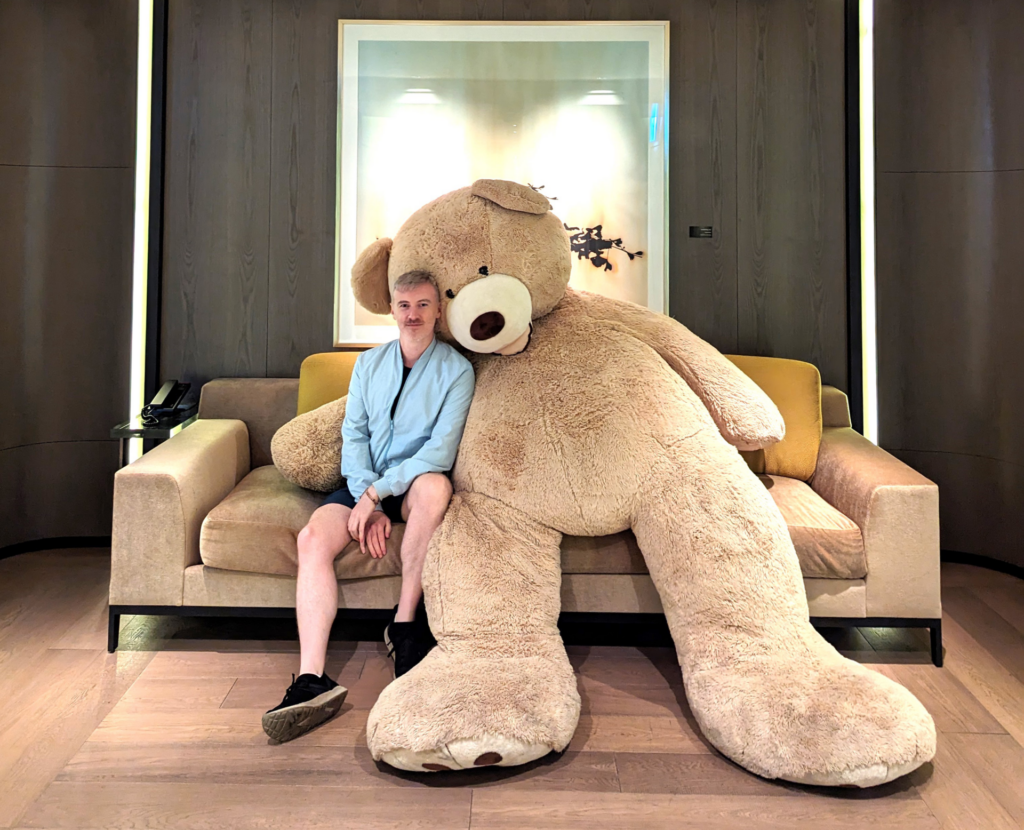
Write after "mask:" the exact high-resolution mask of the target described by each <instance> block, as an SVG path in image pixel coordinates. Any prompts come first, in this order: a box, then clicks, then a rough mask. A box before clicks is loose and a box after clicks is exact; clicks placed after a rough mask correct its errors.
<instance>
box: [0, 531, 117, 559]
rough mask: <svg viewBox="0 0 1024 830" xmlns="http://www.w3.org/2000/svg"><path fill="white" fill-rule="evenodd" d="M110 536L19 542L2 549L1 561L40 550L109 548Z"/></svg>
mask: <svg viewBox="0 0 1024 830" xmlns="http://www.w3.org/2000/svg"><path fill="white" fill-rule="evenodd" d="M109 547H110V537H109V536H54V537H52V538H50V539H33V540H32V541H31V542H18V543H16V544H14V545H7V546H6V547H2V548H0V559H6V558H7V557H9V556H17V555H18V554H21V553H35V552H36V551H40V550H60V549H61V548H109Z"/></svg>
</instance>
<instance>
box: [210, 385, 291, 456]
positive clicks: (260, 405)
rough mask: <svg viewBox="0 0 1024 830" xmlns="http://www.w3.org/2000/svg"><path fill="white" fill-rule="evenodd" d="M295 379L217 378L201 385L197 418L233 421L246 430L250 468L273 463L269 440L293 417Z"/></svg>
mask: <svg viewBox="0 0 1024 830" xmlns="http://www.w3.org/2000/svg"><path fill="white" fill-rule="evenodd" d="M298 392H299V381H298V379H297V378H219V379H218V380H211V381H209V382H208V383H204V384H203V389H202V392H200V394H199V417H200V418H235V419H237V420H239V421H245V425H246V427H247V428H248V430H249V458H250V459H251V461H250V464H251V466H252V468H253V469H255V468H256V467H262V466H263V465H264V464H273V463H274V460H273V458H271V456H270V439H271V438H273V437H274V433H275V432H277V431H278V430H279V429H280V428H281V427H283V426H284V425H285V424H286V423H288V422H289V421H290V420H291V419H292V418H294V417H295V402H296V398H297V397H298Z"/></svg>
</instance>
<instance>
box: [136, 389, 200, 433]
mask: <svg viewBox="0 0 1024 830" xmlns="http://www.w3.org/2000/svg"><path fill="white" fill-rule="evenodd" d="M191 386H192V384H191V383H178V381H176V380H169V381H167V382H166V383H164V385H163V386H161V387H160V391H159V392H157V393H156V394H155V395H154V396H153V400H151V401H150V402H149V403H148V404H146V405H145V406H144V407H142V412H141V413H139V419H140V420H141V421H142V423H143V424H145V425H146V426H150V427H151V426H156V425H157V423H158V422H159V421H160V418H163V417H166V416H168V415H170V414H171V413H172V412H174V410H175V408H176V407H177V406H178V404H180V403H181V401H182V399H183V398H184V397H185V395H186V394H187V393H188V390H189V389H190V388H191Z"/></svg>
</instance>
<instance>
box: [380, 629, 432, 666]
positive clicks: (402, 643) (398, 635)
mask: <svg viewBox="0 0 1024 830" xmlns="http://www.w3.org/2000/svg"><path fill="white" fill-rule="evenodd" d="M384 645H386V646H387V647H388V657H390V658H391V659H392V660H394V661H395V677H396V678H399V677H401V676H402V675H403V674H405V673H406V672H407V671H410V670H411V669H412V668H413V667H414V666H415V665H416V664H417V663H419V662H420V660H422V659H423V658H424V657H426V656H427V652H428V651H430V649H431V648H432V646H431V645H429V644H428V643H427V642H425V640H424V638H423V635H422V633H421V627H420V624H419V623H418V622H392V623H389V624H388V627H387V628H385V629H384Z"/></svg>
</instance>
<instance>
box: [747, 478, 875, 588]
mask: <svg viewBox="0 0 1024 830" xmlns="http://www.w3.org/2000/svg"><path fill="white" fill-rule="evenodd" d="M760 479H761V482H762V483H763V484H764V485H765V486H766V487H767V488H768V492H769V493H770V494H771V497H772V501H774V502H775V506H776V507H778V508H779V512H780V513H782V518H783V519H785V521H786V527H787V529H788V530H789V536H790V538H791V539H792V540H793V547H794V548H795V549H796V555H797V559H798V560H799V561H800V572H801V573H802V574H803V575H804V576H809V577H818V578H822V579H861V578H862V577H864V576H865V575H866V574H867V572H868V563H867V557H866V555H865V553H864V540H863V539H862V538H861V535H860V528H859V527H857V525H856V524H854V523H853V522H852V521H850V520H849V519H848V518H847V517H846V516H844V515H843V514H842V513H840V512H839V511H838V510H836V509H835V508H834V507H832V505H830V504H829V503H828V502H826V501H825V500H824V499H823V498H822V497H821V496H819V495H818V494H817V493H815V492H814V491H813V490H812V489H811V488H810V487H808V486H807V485H806V484H804V483H803V482H802V481H797V480H796V479H795V478H787V477H785V476H760Z"/></svg>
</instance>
